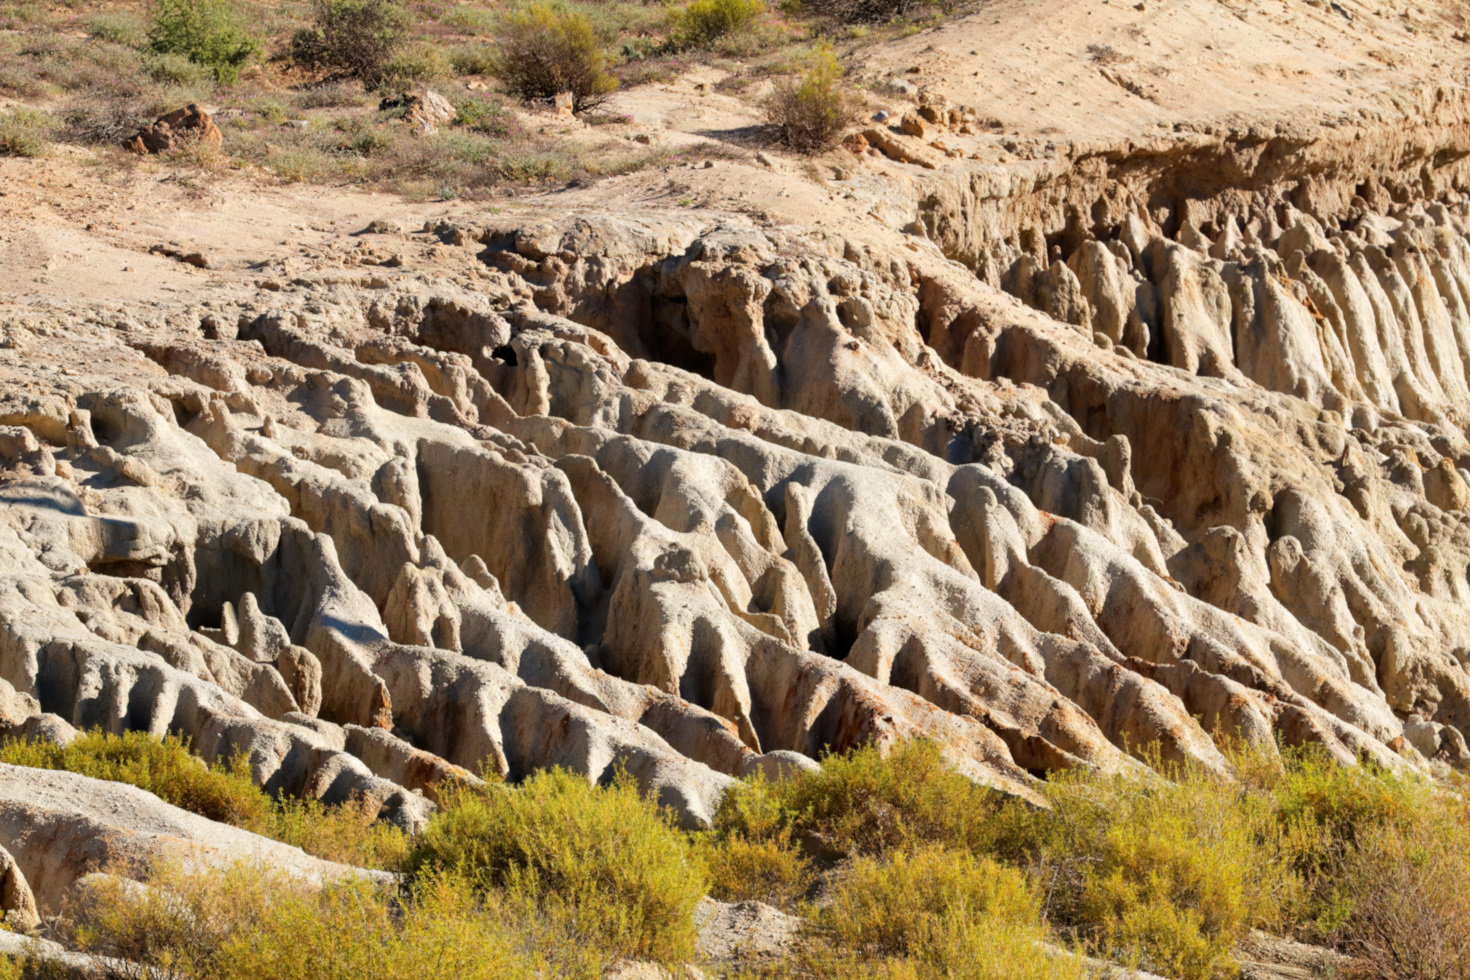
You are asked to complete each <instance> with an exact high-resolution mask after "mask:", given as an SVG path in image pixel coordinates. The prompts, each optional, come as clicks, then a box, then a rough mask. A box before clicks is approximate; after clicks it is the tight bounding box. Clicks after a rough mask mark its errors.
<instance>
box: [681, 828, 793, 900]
mask: <svg viewBox="0 0 1470 980" xmlns="http://www.w3.org/2000/svg"><path fill="white" fill-rule="evenodd" d="M700 854H701V856H702V857H703V858H704V862H705V865H706V866H707V867H708V868H709V875H710V897H712V898H717V899H719V900H720V901H722V902H765V903H766V904H767V905H774V906H777V907H778V908H790V907H792V906H794V905H795V904H796V902H797V900H798V899H800V898H801V897H802V896H804V895H805V894H806V893H807V891H808V890H809V889H810V888H811V885H812V880H813V874H812V863H811V861H810V860H808V859H807V858H806V857H805V856H803V855H802V853H801V851H800V850H799V849H798V848H796V847H795V846H793V845H792V844H791V842H790V840H789V839H787V838H774V839H767V840H751V839H749V838H747V837H730V838H726V839H724V840H718V841H710V842H707V843H706V844H705V845H704V846H703V847H701V849H700Z"/></svg>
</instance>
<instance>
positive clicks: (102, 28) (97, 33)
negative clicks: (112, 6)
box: [87, 13, 148, 48]
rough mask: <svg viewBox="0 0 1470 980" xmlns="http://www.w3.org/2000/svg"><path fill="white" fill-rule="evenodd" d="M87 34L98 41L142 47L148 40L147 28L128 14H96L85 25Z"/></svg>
mask: <svg viewBox="0 0 1470 980" xmlns="http://www.w3.org/2000/svg"><path fill="white" fill-rule="evenodd" d="M87 33H88V34H89V35H91V36H92V37H93V38H95V39H97V40H98V41H110V42H112V43H113V44H125V45H127V46H128V47H130V48H138V47H142V46H143V45H144V44H145V43H146V42H147V40H148V26H147V25H146V24H145V23H144V22H143V21H142V20H141V19H139V18H138V17H136V16H135V15H133V14H129V13H105V14H98V15H97V16H96V17H93V18H92V19H91V21H89V22H88V23H87Z"/></svg>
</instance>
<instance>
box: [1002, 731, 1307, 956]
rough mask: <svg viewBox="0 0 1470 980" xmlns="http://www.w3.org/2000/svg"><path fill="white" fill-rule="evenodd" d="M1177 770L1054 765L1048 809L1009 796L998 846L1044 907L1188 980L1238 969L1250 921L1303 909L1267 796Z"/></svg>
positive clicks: (1114, 952) (1114, 951) (1116, 951)
mask: <svg viewBox="0 0 1470 980" xmlns="http://www.w3.org/2000/svg"><path fill="white" fill-rule="evenodd" d="M1154 762H1155V765H1156V768H1159V769H1160V770H1164V769H1165V767H1164V766H1162V764H1159V762H1158V760H1157V758H1155V759H1154ZM1170 775H1171V776H1173V777H1174V778H1173V779H1172V780H1163V779H1157V780H1143V779H1141V778H1139V777H1137V776H1135V775H1133V774H1117V775H1106V774H1097V773H1085V772H1065V773H1058V774H1053V776H1052V778H1051V779H1050V781H1049V782H1048V783H1047V786H1046V796H1047V800H1048V802H1049V803H1050V804H1051V810H1050V811H1036V810H1033V809H1031V808H1029V807H1026V806H1023V805H1020V804H1009V805H1007V806H1006V807H1005V808H1004V809H1003V811H1002V813H1001V815H1000V817H999V819H998V821H997V823H998V825H999V826H998V827H997V844H996V851H997V853H999V854H1001V855H1002V856H1004V857H1007V858H1008V859H1010V860H1011V861H1013V862H1015V863H1018V864H1022V865H1023V866H1026V865H1029V866H1031V867H1033V868H1034V869H1035V873H1036V875H1037V876H1038V877H1039V878H1040V879H1041V880H1044V881H1047V882H1048V883H1049V889H1050V898H1049V904H1048V908H1047V912H1048V915H1049V916H1050V917H1051V918H1052V919H1053V920H1054V921H1057V922H1059V923H1061V924H1063V925H1066V926H1069V927H1071V928H1073V929H1075V930H1076V931H1077V932H1078V934H1079V935H1080V936H1082V937H1083V938H1085V939H1087V940H1088V941H1090V942H1092V943H1094V944H1096V945H1097V946H1099V947H1100V948H1101V949H1103V950H1104V951H1105V952H1107V954H1108V955H1110V956H1113V957H1120V958H1123V959H1125V960H1137V961H1138V962H1140V963H1141V964H1142V965H1144V966H1145V968H1147V969H1149V970H1151V971H1153V972H1157V973H1162V974H1167V975H1169V976H1174V977H1183V978H1185V980H1206V978H1211V977H1222V976H1227V975H1231V974H1232V971H1233V969H1234V963H1233V961H1232V960H1231V958H1230V950H1231V949H1232V947H1234V945H1235V944H1236V943H1237V942H1238V941H1239V940H1240V939H1242V938H1243V937H1244V936H1245V935H1246V933H1247V932H1248V931H1249V930H1250V929H1251V928H1257V927H1259V928H1268V927H1279V926H1282V925H1284V924H1286V923H1287V922H1289V921H1290V920H1291V918H1292V917H1293V916H1294V915H1295V914H1297V913H1299V912H1300V911H1301V910H1302V909H1303V908H1305V890H1304V884H1303V881H1302V879H1301V877H1300V876H1299V875H1298V874H1297V873H1296V872H1295V871H1294V870H1293V868H1292V859H1293V854H1294V851H1293V849H1292V847H1291V845H1290V842H1289V841H1288V840H1287V839H1286V837H1285V836H1284V835H1283V833H1282V830H1281V825H1280V822H1279V819H1278V815H1277V812H1276V806H1275V803H1274V801H1273V799H1272V798H1271V797H1270V796H1269V795H1266V794H1263V793H1259V792H1254V791H1252V790H1250V789H1248V788H1245V787H1242V786H1241V785H1239V784H1238V783H1232V782H1229V781H1226V780H1225V779H1223V778H1221V777H1218V776H1216V775H1213V774H1211V773H1208V772H1205V771H1203V770H1202V769H1199V768H1197V767H1193V766H1188V767H1184V768H1183V769H1179V770H1176V771H1172V772H1170Z"/></svg>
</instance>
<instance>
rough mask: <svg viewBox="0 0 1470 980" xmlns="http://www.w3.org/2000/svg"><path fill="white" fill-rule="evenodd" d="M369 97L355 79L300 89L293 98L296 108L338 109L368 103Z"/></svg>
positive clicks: (370, 100)
mask: <svg viewBox="0 0 1470 980" xmlns="http://www.w3.org/2000/svg"><path fill="white" fill-rule="evenodd" d="M375 101H377V100H375V99H371V98H370V97H369V96H368V94H367V93H366V92H365V91H364V90H363V87H362V85H361V84H359V83H358V82H355V81H341V82H327V83H325V84H323V85H313V86H311V87H310V88H306V89H302V90H301V91H300V92H298V93H297V94H296V98H295V99H294V100H293V102H294V104H295V106H296V108H298V109H340V108H345V107H348V106H362V105H368V104H369V103H371V102H375Z"/></svg>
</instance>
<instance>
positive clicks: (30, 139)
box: [0, 106, 56, 157]
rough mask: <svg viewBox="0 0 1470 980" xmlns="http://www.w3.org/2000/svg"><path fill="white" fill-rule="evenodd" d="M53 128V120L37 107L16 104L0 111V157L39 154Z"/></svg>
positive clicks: (47, 142)
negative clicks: (11, 107)
mask: <svg viewBox="0 0 1470 980" xmlns="http://www.w3.org/2000/svg"><path fill="white" fill-rule="evenodd" d="M55 128H56V124H55V121H54V120H52V118H51V117H50V116H48V115H46V113H44V112H41V111H40V110H39V109H32V108H29V107H28V106H16V107H15V108H13V109H10V110H8V111H5V112H0V157H4V156H9V157H38V156H40V155H41V154H43V153H45V152H46V147H47V146H49V145H50V143H51V133H52V132H53V131H54V130H55Z"/></svg>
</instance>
